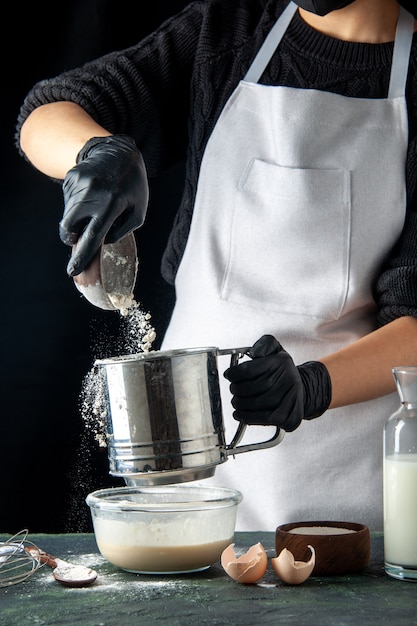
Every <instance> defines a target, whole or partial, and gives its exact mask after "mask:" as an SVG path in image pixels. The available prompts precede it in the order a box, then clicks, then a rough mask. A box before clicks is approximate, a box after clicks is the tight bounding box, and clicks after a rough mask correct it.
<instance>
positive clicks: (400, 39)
mask: <svg viewBox="0 0 417 626" xmlns="http://www.w3.org/2000/svg"><path fill="white" fill-rule="evenodd" d="M413 33H414V16H413V15H411V13H409V12H408V11H407V10H406V9H404V7H402V6H400V13H399V16H398V22H397V30H396V32H395V42H394V52H393V55H392V65H391V77H390V81H389V90H388V98H398V97H400V96H403V95H404V94H405V86H406V83H407V74H408V63H409V59H410V50H411V44H412V43H413Z"/></svg>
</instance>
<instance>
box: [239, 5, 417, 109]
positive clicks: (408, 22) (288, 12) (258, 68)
mask: <svg viewBox="0 0 417 626" xmlns="http://www.w3.org/2000/svg"><path fill="white" fill-rule="evenodd" d="M297 9H298V5H297V4H295V2H292V1H291V2H290V3H289V5H288V6H287V7H286V9H285V10H284V11H283V13H282V14H281V15H280V17H279V18H278V20H277V21H276V22H275V24H274V26H273V27H272V29H271V30H270V32H269V33H268V35H267V37H266V39H265V41H264V42H263V44H262V46H261V48H260V49H259V51H258V53H257V55H256V56H255V58H254V60H253V61H252V64H251V66H250V68H249V69H248V71H247V73H246V75H245V77H244V79H243V80H244V81H246V82H249V83H257V82H258V81H259V79H260V78H261V76H262V74H263V73H264V71H265V68H266V66H267V65H268V63H269V61H270V60H271V57H272V55H273V54H274V52H275V50H276V49H277V47H278V46H279V44H280V41H281V39H282V38H283V36H284V34H285V31H286V30H287V28H288V26H289V25H290V22H291V20H292V18H293V17H294V15H295V12H296V11H297ZM413 31H414V17H413V15H411V13H409V12H408V11H407V10H406V9H404V7H402V6H400V13H399V16H398V23H397V28H396V33H395V42H394V51H393V57H392V65H391V76H390V84H389V91H388V98H396V97H400V96H403V95H404V93H405V85H406V81H407V73H408V64H409V58H410V50H411V44H412V41H413Z"/></svg>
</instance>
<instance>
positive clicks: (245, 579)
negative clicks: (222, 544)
mask: <svg viewBox="0 0 417 626" xmlns="http://www.w3.org/2000/svg"><path fill="white" fill-rule="evenodd" d="M234 547H235V544H234V543H231V544H230V545H229V546H228V547H227V548H225V549H224V550H223V552H222V555H221V559H220V562H221V564H222V567H223V569H224V571H225V572H226V574H228V576H230V578H233V580H237V582H239V583H246V584H251V583H256V582H258V580H260V579H261V578H262V576H263V575H264V574H265V572H266V568H267V565H268V558H267V556H266V552H265V549H264V547H263V545H262V544H261V543H256V544H255V545H253V546H251V547H250V548H249V550H248V551H247V552H245V554H242V555H241V556H239V557H237V556H236V554H235V551H234Z"/></svg>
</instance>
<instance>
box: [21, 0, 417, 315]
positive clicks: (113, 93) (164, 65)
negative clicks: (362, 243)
mask: <svg viewBox="0 0 417 626" xmlns="http://www.w3.org/2000/svg"><path fill="white" fill-rule="evenodd" d="M287 4H288V0H197V1H196V2H192V3H191V4H189V5H188V6H187V7H186V8H185V9H184V10H183V11H182V12H181V13H180V14H179V15H177V16H175V17H173V18H171V19H169V20H168V21H166V22H165V23H164V24H163V25H162V26H161V28H159V29H158V31H157V32H155V33H153V34H152V35H150V36H149V37H147V38H146V39H144V40H143V41H141V42H139V43H138V44H137V45H134V46H132V47H130V48H128V49H126V50H123V51H116V52H113V53H111V54H108V55H106V56H104V57H102V58H100V59H97V60H95V61H92V62H89V63H87V64H85V65H84V66H83V67H81V68H77V69H74V70H70V71H67V72H64V73H62V74H61V75H59V76H58V77H56V78H52V79H49V80H44V81H41V82H39V83H38V84H36V85H35V86H34V87H33V89H32V90H31V91H30V92H29V94H28V95H27V97H26V99H25V101H24V103H23V105H22V108H21V111H20V114H19V118H18V123H17V132H16V145H17V146H18V145H19V143H18V141H19V133H20V128H21V125H22V123H23V122H24V120H25V119H26V118H27V116H28V115H29V113H30V112H31V111H32V110H33V109H34V108H35V107H37V106H39V105H42V104H46V103H48V102H53V101H57V100H70V101H73V102H76V103H77V104H79V105H81V106H82V107H83V108H84V109H85V110H86V111H87V112H88V113H89V114H90V115H91V116H92V117H93V118H94V119H95V120H97V122H98V123H100V124H101V125H102V126H104V127H105V128H106V129H107V130H109V131H110V132H112V133H117V134H120V133H123V134H126V135H130V136H132V137H133V138H134V139H135V141H136V143H137V145H138V147H139V149H140V150H141V151H142V154H143V156H144V159H145V163H146V166H147V170H148V174H149V176H150V177H151V178H152V177H153V176H155V175H156V174H158V172H160V171H162V170H163V169H165V168H166V167H168V166H169V165H172V164H174V163H175V162H179V161H184V160H185V161H186V174H185V180H184V192H183V197H182V201H181V204H180V207H179V208H178V211H177V214H176V218H175V221H174V226H173V229H172V232H171V234H170V237H169V241H168V244H167V248H166V251H165V254H164V257H163V260H162V268H161V269H162V274H163V276H164V278H165V279H166V280H167V281H168V282H170V283H172V282H173V281H174V278H175V274H176V271H177V268H178V264H179V262H180V260H181V257H182V254H183V251H184V247H185V243H186V240H187V236H188V232H189V227H190V222H191V217H192V211H193V204H194V198H195V193H196V187H197V180H198V174H199V168H200V163H201V159H202V155H203V152H204V148H205V146H206V143H207V140H208V138H209V136H210V134H211V132H212V130H213V127H214V125H215V123H216V121H217V118H218V117H219V114H220V113H221V111H222V109H223V107H224V105H225V102H226V100H227V99H228V97H229V96H230V95H231V93H232V92H233V90H234V89H235V87H236V85H237V84H238V82H239V80H241V79H242V78H243V77H244V75H245V72H246V70H247V69H248V67H249V66H250V64H251V61H252V60H253V58H254V56H255V54H256V52H257V51H258V49H259V48H260V46H261V44H262V42H263V40H264V39H265V37H266V35H267V34H268V32H269V31H270V29H271V28H272V26H273V24H274V22H275V21H276V19H277V18H278V16H279V15H280V13H281V12H282V10H283V9H284V8H285V6H286V5H287ZM392 49H393V45H392V43H386V44H362V43H351V42H345V41H340V40H337V39H334V38H332V37H328V36H325V35H322V34H321V33H319V32H317V31H315V30H313V29H311V28H310V27H309V26H308V25H307V24H306V23H305V22H304V21H303V20H302V19H301V17H300V16H299V14H298V13H297V14H296V15H295V17H294V19H293V21H292V23H291V25H290V27H289V28H288V30H287V32H286V34H285V36H284V38H283V40H282V42H281V44H280V46H279V47H278V50H277V51H276V53H275V55H274V56H273V58H272V60H271V62H270V64H269V66H268V67H267V69H266V70H265V73H264V75H263V76H262V78H261V81H260V82H262V83H265V84H272V85H286V86H290V87H300V88H304V89H320V90H326V91H332V92H335V93H339V94H342V95H345V96H351V97H363V98H384V97H386V95H387V91H388V82H389V72H390V68H391V60H392ZM406 96H407V103H408V117H409V147H408V156H407V164H406V172H405V175H406V180H407V195H408V207H407V215H406V222H405V226H404V230H403V233H402V236H401V238H400V240H399V241H398V242H397V244H396V245H395V247H394V249H393V250H392V253H391V255H390V258H387V259H386V262H385V265H384V267H383V268H381V272H380V275H379V276H378V277H377V278H376V281H375V284H374V296H375V300H376V303H377V308H378V323H379V324H380V325H381V324H385V323H387V322H389V321H391V320H393V319H395V318H397V317H400V316H402V315H412V316H414V317H417V36H416V35H414V40H413V46H412V53H411V59H410V67H409V75H408V82H407V92H406Z"/></svg>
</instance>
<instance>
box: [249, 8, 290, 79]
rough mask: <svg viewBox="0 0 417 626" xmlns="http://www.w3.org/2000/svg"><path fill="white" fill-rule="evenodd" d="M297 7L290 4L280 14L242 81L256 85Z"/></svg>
mask: <svg viewBox="0 0 417 626" xmlns="http://www.w3.org/2000/svg"><path fill="white" fill-rule="evenodd" d="M297 9H298V5H296V4H295V2H292V1H291V2H290V3H289V5H288V6H287V7H286V9H285V10H284V11H283V13H281V15H280V17H279V18H278V19H277V21H276V22H275V24H274V26H273V27H272V29H271V30H270V31H269V33H268V36H267V37H266V39H265V41H264V42H263V44H262V46H261V47H260V49H259V51H258V54H257V55H256V57H255V58H254V60H253V61H252V65H251V66H250V68H249V69H248V71H247V73H246V76H245V78H244V79H243V80H245V81H247V82H248V83H257V82H258V80H259V79H260V77H261V76H262V74H263V73H264V70H265V68H266V66H267V65H268V63H269V61H270V60H271V57H272V55H273V54H274V52H275V50H276V49H277V48H278V46H279V43H280V41H281V39H282V38H283V36H284V34H285V31H286V30H287V28H288V26H289V24H290V22H291V20H292V18H293V17H294V14H295V12H296V10H297Z"/></svg>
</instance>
